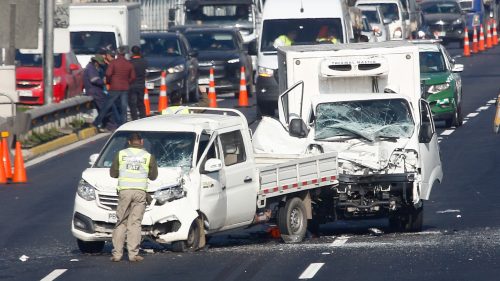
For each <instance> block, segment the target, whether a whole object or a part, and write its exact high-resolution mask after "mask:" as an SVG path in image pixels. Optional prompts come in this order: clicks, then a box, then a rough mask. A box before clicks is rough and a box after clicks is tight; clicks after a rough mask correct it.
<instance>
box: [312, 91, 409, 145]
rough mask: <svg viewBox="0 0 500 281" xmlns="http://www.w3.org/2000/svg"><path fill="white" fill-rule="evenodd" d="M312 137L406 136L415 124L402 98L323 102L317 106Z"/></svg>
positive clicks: (317, 138)
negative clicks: (313, 135)
mask: <svg viewBox="0 0 500 281" xmlns="http://www.w3.org/2000/svg"><path fill="white" fill-rule="evenodd" d="M314 126H315V132H316V135H315V139H316V140H324V141H336V140H341V139H346V138H347V139H349V138H361V139H364V140H368V141H375V140H376V139H382V138H394V139H397V138H409V137H411V136H412V134H413V130H414V123H413V119H412V117H411V113H410V109H409V105H408V102H407V101H406V100H404V99H383V100H360V101H343V102H331V103H322V104H319V105H318V106H317V107H316V122H315V125H314Z"/></svg>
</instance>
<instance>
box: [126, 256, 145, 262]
mask: <svg viewBox="0 0 500 281" xmlns="http://www.w3.org/2000/svg"><path fill="white" fill-rule="evenodd" d="M128 260H129V261H131V262H136V261H143V260H144V258H143V257H141V256H135V257H131V258H129V259H128Z"/></svg>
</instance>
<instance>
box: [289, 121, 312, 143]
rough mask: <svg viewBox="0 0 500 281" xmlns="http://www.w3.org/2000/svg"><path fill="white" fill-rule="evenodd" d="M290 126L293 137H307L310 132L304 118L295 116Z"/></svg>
mask: <svg viewBox="0 0 500 281" xmlns="http://www.w3.org/2000/svg"><path fill="white" fill-rule="evenodd" d="M288 128H289V134H290V136H292V137H296V138H305V137H307V135H308V134H309V128H307V125H306V123H305V122H304V120H302V119H300V118H294V119H292V120H290V124H289V125H288Z"/></svg>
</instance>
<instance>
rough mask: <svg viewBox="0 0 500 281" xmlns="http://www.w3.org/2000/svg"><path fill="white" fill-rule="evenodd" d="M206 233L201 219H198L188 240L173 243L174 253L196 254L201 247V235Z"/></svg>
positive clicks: (193, 224) (191, 228) (192, 226)
mask: <svg viewBox="0 0 500 281" xmlns="http://www.w3.org/2000/svg"><path fill="white" fill-rule="evenodd" d="M202 233H204V231H203V224H202V222H201V220H200V219H199V218H196V219H195V220H194V221H193V223H192V224H191V227H190V228H189V234H188V238H187V240H183V241H174V242H172V251H174V252H194V251H196V250H198V248H199V247H200V235H201V234H202Z"/></svg>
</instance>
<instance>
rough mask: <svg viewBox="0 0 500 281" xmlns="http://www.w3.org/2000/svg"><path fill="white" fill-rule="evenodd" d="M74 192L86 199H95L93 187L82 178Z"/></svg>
mask: <svg viewBox="0 0 500 281" xmlns="http://www.w3.org/2000/svg"><path fill="white" fill-rule="evenodd" d="M76 194H78V196H80V197H82V198H83V199H85V200H87V201H92V200H95V188H94V187H93V186H92V185H91V184H89V183H88V182H87V181H86V180H84V179H82V180H80V182H79V183H78V188H77V189H76Z"/></svg>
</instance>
